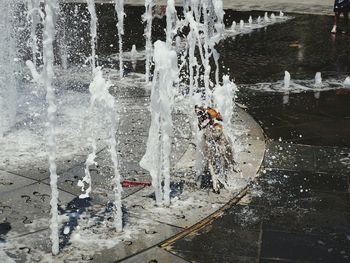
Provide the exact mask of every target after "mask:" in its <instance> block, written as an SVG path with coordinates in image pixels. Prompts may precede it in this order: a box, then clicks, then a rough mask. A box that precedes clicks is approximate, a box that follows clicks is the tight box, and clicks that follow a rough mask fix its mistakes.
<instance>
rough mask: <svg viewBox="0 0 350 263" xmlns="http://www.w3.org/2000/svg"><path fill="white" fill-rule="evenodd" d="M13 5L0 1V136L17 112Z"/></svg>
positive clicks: (8, 128) (7, 0)
mask: <svg viewBox="0 0 350 263" xmlns="http://www.w3.org/2000/svg"><path fill="white" fill-rule="evenodd" d="M13 5H14V3H13V2H12V1H11V0H6V1H4V2H2V4H1V10H0V30H1V34H0V43H1V44H3V46H0V61H1V64H0V138H1V137H2V136H3V135H4V133H5V132H7V131H8V130H10V128H11V127H12V126H13V125H14V124H15V117H16V112H17V110H16V108H17V87H16V86H17V85H18V84H17V81H16V79H15V77H14V72H15V70H16V65H15V61H14V59H15V57H16V51H15V48H14V47H15V42H14V38H13V36H14V32H13V31H14V28H13V25H14V23H13V21H12V20H13V17H14V16H13V7H14V6H13ZM8 47H10V48H8Z"/></svg>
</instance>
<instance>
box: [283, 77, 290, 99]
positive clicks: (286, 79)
mask: <svg viewBox="0 0 350 263" xmlns="http://www.w3.org/2000/svg"><path fill="white" fill-rule="evenodd" d="M289 87H290V74H289V72H288V71H285V72H284V89H285V90H286V91H285V92H284V95H283V104H287V103H288V102H289Z"/></svg>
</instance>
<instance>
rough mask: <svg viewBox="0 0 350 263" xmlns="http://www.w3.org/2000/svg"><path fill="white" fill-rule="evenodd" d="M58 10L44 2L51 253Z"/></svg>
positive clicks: (55, 234)
mask: <svg viewBox="0 0 350 263" xmlns="http://www.w3.org/2000/svg"><path fill="white" fill-rule="evenodd" d="M57 11H58V2H57V1H55V0H52V1H50V2H46V4H45V13H46V17H45V24H44V25H45V28H44V41H43V43H44V45H43V58H44V75H43V83H44V85H45V86H46V100H47V103H48V105H49V106H48V109H47V114H48V119H49V126H48V129H49V132H48V157H49V169H50V186H51V201H50V205H51V221H50V229H51V235H50V238H51V241H52V254H53V255H57V254H58V252H59V236H58V189H57V178H58V177H57V172H56V161H55V159H56V136H55V126H56V124H55V122H56V112H57V106H56V104H55V100H56V99H55V90H54V87H53V86H52V81H53V78H54V71H53V67H54V53H53V41H54V38H55V20H54V17H55V16H56V14H57Z"/></svg>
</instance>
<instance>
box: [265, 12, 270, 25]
mask: <svg viewBox="0 0 350 263" xmlns="http://www.w3.org/2000/svg"><path fill="white" fill-rule="evenodd" d="M264 20H265V22H266V23H268V22H270V19H269V16H268V15H267V12H265V15H264Z"/></svg>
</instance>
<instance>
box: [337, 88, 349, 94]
mask: <svg viewBox="0 0 350 263" xmlns="http://www.w3.org/2000/svg"><path fill="white" fill-rule="evenodd" d="M349 93H350V90H348V89H337V90H336V91H335V94H337V95H346V94H349Z"/></svg>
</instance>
